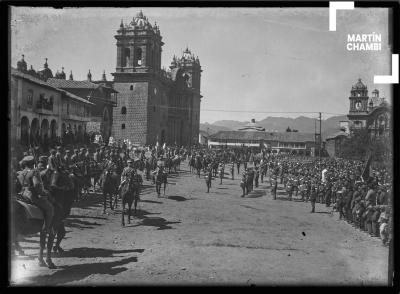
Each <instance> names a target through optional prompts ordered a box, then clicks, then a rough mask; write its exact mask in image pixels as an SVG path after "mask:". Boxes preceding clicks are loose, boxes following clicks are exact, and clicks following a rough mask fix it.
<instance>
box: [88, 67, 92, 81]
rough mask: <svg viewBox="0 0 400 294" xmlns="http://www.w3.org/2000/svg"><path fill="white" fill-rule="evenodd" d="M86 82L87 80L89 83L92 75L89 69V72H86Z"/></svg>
mask: <svg viewBox="0 0 400 294" xmlns="http://www.w3.org/2000/svg"><path fill="white" fill-rule="evenodd" d="M87 80H88V81H89V82H91V81H92V74H91V73H90V69H89V72H88V74H87Z"/></svg>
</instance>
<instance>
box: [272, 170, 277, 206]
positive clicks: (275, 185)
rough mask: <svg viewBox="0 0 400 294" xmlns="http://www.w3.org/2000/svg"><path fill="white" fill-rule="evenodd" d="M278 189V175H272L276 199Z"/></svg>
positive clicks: (273, 191)
mask: <svg viewBox="0 0 400 294" xmlns="http://www.w3.org/2000/svg"><path fill="white" fill-rule="evenodd" d="M277 190H278V177H277V175H273V176H272V193H273V196H274V200H276V192H277Z"/></svg>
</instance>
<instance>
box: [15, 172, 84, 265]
mask: <svg viewBox="0 0 400 294" xmlns="http://www.w3.org/2000/svg"><path fill="white" fill-rule="evenodd" d="M47 176H49V177H50V179H51V182H52V183H54V184H52V185H51V187H50V191H49V200H50V201H51V202H52V204H53V206H54V217H53V222H52V224H51V228H50V230H49V232H46V231H45V228H44V216H43V213H42V212H41V210H40V209H39V208H38V207H37V206H34V205H32V204H29V203H27V201H26V199H24V201H20V200H18V199H17V198H14V199H13V209H14V211H13V215H14V217H15V218H14V226H13V229H14V230H13V239H14V240H13V241H14V244H15V249H16V250H17V251H18V252H19V253H20V254H24V252H23V250H22V248H21V247H20V245H19V242H18V235H32V234H36V233H38V232H39V233H40V250H39V256H38V260H39V265H40V266H47V267H48V268H50V269H55V268H56V266H55V265H54V263H53V261H52V259H51V250H52V249H53V250H54V251H55V252H57V251H58V252H63V250H62V249H61V247H60V243H61V240H62V239H63V238H64V236H65V227H64V223H63V221H64V220H65V219H66V218H67V217H68V216H69V214H70V211H71V207H72V203H73V201H74V199H75V197H77V189H76V186H75V185H76V184H75V183H76V182H75V180H74V178H73V177H72V176H70V175H68V174H66V173H60V174H59V176H58V178H57V177H56V176H55V173H51V172H49V174H48V175H47ZM32 215H36V217H32ZM55 236H57V242H56V245H55V246H54V248H52V247H53V244H54V239H55ZM46 237H47V243H46ZM46 245H47V246H46ZM45 247H47V251H46V263H45V261H44V260H43V251H44V248H45Z"/></svg>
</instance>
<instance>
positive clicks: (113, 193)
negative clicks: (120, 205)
mask: <svg viewBox="0 0 400 294" xmlns="http://www.w3.org/2000/svg"><path fill="white" fill-rule="evenodd" d="M119 182H120V177H119V175H118V174H117V173H116V172H115V171H113V170H112V169H110V168H109V169H105V170H104V171H103V172H102V174H101V176H100V186H101V189H102V191H103V196H104V208H103V213H106V208H107V196H109V197H110V208H111V210H114V207H117V202H118V186H119ZM113 197H114V206H113V203H112V202H113V201H112V200H113Z"/></svg>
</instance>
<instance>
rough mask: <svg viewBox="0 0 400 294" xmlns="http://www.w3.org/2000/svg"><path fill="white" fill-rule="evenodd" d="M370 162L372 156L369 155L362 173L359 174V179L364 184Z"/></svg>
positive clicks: (368, 173)
mask: <svg viewBox="0 0 400 294" xmlns="http://www.w3.org/2000/svg"><path fill="white" fill-rule="evenodd" d="M371 161H372V154H370V155H369V157H368V160H367V163H366V164H365V167H364V171H363V172H362V174H361V179H362V181H363V182H366V181H367V180H368V179H369V175H370V165H371Z"/></svg>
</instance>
